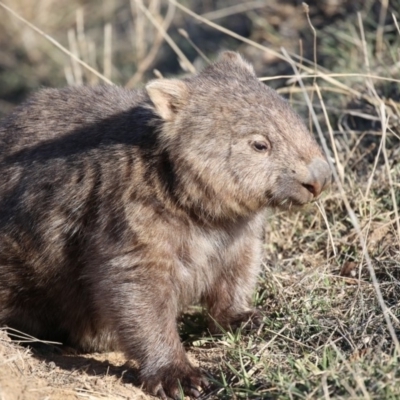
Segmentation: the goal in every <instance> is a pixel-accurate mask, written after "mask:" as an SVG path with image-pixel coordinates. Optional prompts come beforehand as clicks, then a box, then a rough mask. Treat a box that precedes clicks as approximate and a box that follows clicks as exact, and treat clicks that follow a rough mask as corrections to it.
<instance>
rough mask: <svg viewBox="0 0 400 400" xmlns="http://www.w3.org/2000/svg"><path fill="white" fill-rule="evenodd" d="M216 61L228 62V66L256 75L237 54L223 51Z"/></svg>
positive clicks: (249, 65)
mask: <svg viewBox="0 0 400 400" xmlns="http://www.w3.org/2000/svg"><path fill="white" fill-rule="evenodd" d="M218 61H224V62H228V63H230V64H234V65H236V66H238V67H240V68H242V69H244V70H246V71H247V72H250V73H251V74H252V75H254V76H255V75H256V73H255V71H254V68H253V66H252V65H251V64H250V63H248V62H247V61H246V60H245V59H244V58H243V57H242V56H241V55H240V54H239V53H236V52H234V51H223V52H222V53H221V54H220V55H219V57H218Z"/></svg>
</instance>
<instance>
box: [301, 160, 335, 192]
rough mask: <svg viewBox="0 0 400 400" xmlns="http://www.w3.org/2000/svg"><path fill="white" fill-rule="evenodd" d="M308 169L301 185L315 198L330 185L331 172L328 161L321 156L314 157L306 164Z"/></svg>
mask: <svg viewBox="0 0 400 400" xmlns="http://www.w3.org/2000/svg"><path fill="white" fill-rule="evenodd" d="M308 171H309V174H308V177H307V179H306V180H305V181H304V182H302V185H303V186H304V187H305V188H306V189H307V190H308V191H309V192H310V193H311V194H312V195H313V197H314V198H317V197H318V196H319V195H320V194H321V192H323V191H324V190H325V189H326V188H327V187H328V186H329V185H330V183H331V180H332V172H331V170H330V168H329V165H328V163H327V162H326V161H325V160H323V159H321V158H315V159H314V160H313V161H312V162H311V163H310V164H309V165H308Z"/></svg>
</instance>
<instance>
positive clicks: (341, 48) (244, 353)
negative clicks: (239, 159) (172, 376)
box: [0, 0, 400, 400]
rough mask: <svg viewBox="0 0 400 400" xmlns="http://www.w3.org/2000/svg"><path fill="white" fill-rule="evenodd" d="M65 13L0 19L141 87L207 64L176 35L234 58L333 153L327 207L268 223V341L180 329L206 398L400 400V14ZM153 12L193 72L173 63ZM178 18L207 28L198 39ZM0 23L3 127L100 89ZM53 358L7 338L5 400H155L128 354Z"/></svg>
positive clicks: (0, 366)
mask: <svg viewBox="0 0 400 400" xmlns="http://www.w3.org/2000/svg"><path fill="white" fill-rule="evenodd" d="M36 3H37V4H36ZM59 3H60V2H57V1H55V0H46V1H45V0H40V1H38V2H35V6H34V7H33V3H32V4H31V2H29V1H28V0H13V1H7V2H5V3H4V4H6V5H8V6H9V7H11V8H12V9H13V10H15V11H16V12H17V13H18V14H19V15H21V16H22V17H24V18H25V19H26V20H28V21H29V22H31V23H32V24H34V25H35V26H37V27H38V28H40V29H41V30H42V31H44V32H45V33H47V34H50V35H51V36H52V37H54V39H55V40H57V41H58V42H59V43H61V44H62V45H63V46H65V47H66V48H67V49H69V51H71V52H72V53H73V54H75V55H76V56H77V57H79V58H80V59H82V60H83V61H84V62H85V63H87V64H88V65H90V66H91V67H93V68H95V69H96V70H98V71H99V72H100V73H101V74H102V75H104V76H105V77H106V78H107V79H111V80H112V81H113V82H115V83H118V84H124V85H125V84H126V85H129V86H131V87H134V86H140V84H141V83H143V81H144V80H145V79H148V78H149V77H152V76H153V72H152V71H153V69H154V68H156V69H158V70H159V71H160V72H161V73H162V74H166V75H171V74H178V73H179V74H181V73H185V72H188V71H190V70H191V69H192V68H194V67H196V66H198V65H199V64H202V63H204V62H205V61H204V59H203V57H202V56H200V55H197V51H196V49H195V48H194V47H193V46H192V45H191V44H190V42H189V41H188V40H187V39H185V37H184V36H182V35H180V34H179V33H178V28H181V29H185V30H186V32H187V33H188V35H189V37H190V40H192V41H193V42H194V43H195V45H196V46H198V47H199V48H200V49H201V50H202V51H203V52H204V53H205V55H206V56H207V57H209V58H213V57H214V56H215V54H216V52H217V51H218V50H220V49H222V48H231V49H237V50H239V51H241V52H242V53H243V54H245V56H247V58H248V59H250V60H251V61H252V62H254V64H255V67H256V69H257V71H258V74H259V75H260V77H265V79H266V80H268V81H269V83H270V84H272V85H273V86H274V87H276V88H278V90H279V91H280V92H281V93H282V94H283V95H285V96H287V97H288V98H289V100H290V101H291V102H292V104H293V106H294V108H296V109H297V110H299V111H300V112H301V113H302V114H303V115H304V117H305V118H308V119H309V123H310V129H312V131H313V132H314V133H315V135H316V136H317V137H318V138H319V140H321V141H322V142H324V141H325V142H326V146H327V149H328V153H329V157H330V159H331V160H332V164H333V166H334V168H335V171H336V180H335V183H334V185H333V187H332V189H331V191H330V192H329V193H328V194H326V195H324V197H323V198H322V200H321V201H320V202H319V203H318V205H316V204H314V205H312V206H309V207H308V208H306V209H305V210H302V211H300V212H293V213H291V214H288V213H275V214H273V213H271V215H269V216H268V224H267V227H266V237H265V262H264V268H263V274H262V276H261V277H260V282H259V287H258V291H257V293H255V297H254V300H255V302H256V304H257V306H258V307H259V308H260V309H261V310H262V311H263V312H264V315H265V318H264V324H263V326H262V327H261V328H259V329H258V330H257V331H256V332H248V331H247V330H246V327H243V329H241V330H237V331H233V332H225V334H223V335H220V336H214V337H211V336H210V335H209V334H208V333H207V332H206V331H204V328H203V326H204V325H203V324H202V320H203V316H201V315H199V314H196V313H192V312H189V314H188V315H187V316H185V318H184V321H183V323H182V338H183V339H184V341H185V344H186V345H187V347H188V351H189V354H190V355H191V358H192V360H193V361H194V362H195V363H197V364H199V365H200V366H202V367H204V369H205V370H207V371H208V372H209V376H210V380H211V381H212V384H213V387H212V390H211V392H210V393H208V394H206V395H204V397H203V398H204V399H241V398H244V399H277V398H279V399H398V398H400V361H399V356H400V347H399V340H400V339H399V337H400V322H399V319H400V306H399V300H400V219H399V208H400V89H399V88H400V45H399V44H400V28H399V24H400V15H399V10H400V2H399V0H389V1H386V2H385V1H372V0H369V1H365V2H363V1H359V2H354V1H346V0H342V1H336V2H329V1H326V2H316V1H313V2H310V3H309V10H308V13H307V10H304V8H303V7H302V6H301V5H299V2H297V1H286V2H284V3H283V2H278V1H273V0H271V1H267V0H265V1H259V2H252V1H247V2H246V1H242V2H236V1H228V0H221V1H206V2H201V3H203V4H197V2H189V1H181V2H175V0H171V1H168V0H162V1H161V0H160V1H157V0H152V1H149V2H143V3H142V1H140V0H137V1H134V0H132V2H131V3H129V2H128V1H122V0H121V1H120V0H115V1H110V2H103V3H104V4H102V5H101V6H100V7H99V6H98V3H97V2H94V1H90V0H87V1H69V2H62V6H61V5H60V4H59ZM194 3H196V4H194ZM199 3H200V2H199ZM261 3H264V6H263V7H261V6H260V4H261ZM278 3H279V4H278ZM142 4H144V6H145V7H147V8H148V9H149V13H150V14H151V15H152V16H153V18H154V19H155V20H156V21H157V22H158V24H161V25H162V26H164V28H165V29H167V28H169V29H168V34H169V35H170V38H171V39H170V40H171V41H172V42H173V43H175V45H176V46H178V48H179V49H181V50H182V51H183V53H184V54H185V55H186V56H187V57H188V59H187V60H186V59H185V58H183V57H182V56H179V55H178V56H177V55H176V54H175V52H173V51H171V50H170V45H168V43H166V42H165V35H164V34H162V33H159V30H158V29H157V28H155V27H154V25H153V24H152V23H151V22H150V21H149V19H148V18H147V17H146V15H145V14H144V12H143V5H142ZM240 5H242V8H240V7H237V6H240ZM182 6H183V7H188V8H189V10H191V11H192V12H194V13H195V14H196V15H200V14H205V15H204V17H202V18H203V20H202V23H200V22H199V20H196V18H198V17H196V15H189V14H188V13H187V12H186V11H185V9H184V8H183V7H182ZM232 6H235V7H236V8H230V7H232ZM217 10H218V11H217ZM206 13H207V14H206ZM226 14H229V15H228V16H226ZM224 15H225V16H224ZM162 16H163V17H162ZM308 17H309V21H308ZM204 18H205V19H204ZM0 20H1V22H2V23H1V24H0V48H1V50H0V55H1V56H0V106H1V107H0V108H1V110H0V113H1V115H5V114H6V113H7V112H8V111H9V110H11V109H12V107H13V106H14V104H15V103H18V102H19V101H20V100H21V98H22V97H24V96H25V95H26V94H27V93H29V92H30V91H32V90H33V89H36V88H38V87H40V86H42V85H48V86H61V85H64V84H66V83H68V84H79V83H81V82H84V83H89V84H97V83H100V81H101V78H99V77H96V76H94V75H93V74H92V73H91V72H89V71H88V70H87V69H86V68H85V67H84V66H82V65H81V64H78V63H77V62H76V61H74V60H72V59H71V58H70V57H69V56H68V55H66V54H65V53H62V52H61V51H60V50H58V49H56V48H55V47H54V46H53V45H52V44H51V43H50V42H49V41H48V40H47V39H46V38H45V37H44V36H42V35H40V34H37V33H35V32H33V31H32V30H31V28H29V27H28V26H27V25H26V24H24V23H23V22H21V21H19V20H17V19H15V17H14V16H12V15H11V14H10V13H9V12H7V11H6V10H5V9H4V8H0ZM76 21H77V22H76ZM207 21H211V22H212V23H213V24H216V26H213V25H210V22H207ZM310 23H311V25H310ZM110 27H111V28H110ZM223 29H225V31H223ZM226 29H228V31H226ZM314 29H315V34H314ZM218 30H220V31H218ZM230 30H233V31H234V36H235V35H236V37H235V38H234V37H232V35H231V34H230V32H231V31H230ZM300 39H302V40H300ZM315 42H316V44H317V46H316V47H315V46H314V43H315ZM263 46H265V47H263ZM280 46H284V47H285V48H286V49H287V50H286V52H285V51H281V50H280ZM314 58H316V61H317V64H314V62H313V61H314ZM178 59H179V62H178ZM179 65H181V66H182V67H183V69H182V68H180V67H179ZM193 66H194V67H193ZM296 71H297V72H296ZM282 75H284V77H282ZM306 99H308V100H309V102H310V103H309V104H310V105H311V107H308V106H307V101H306ZM313 113H314V114H315V117H314V118H313ZM320 133H322V134H320ZM0 306H1V305H0ZM190 311H192V310H190ZM194 311H196V310H194ZM197 311H198V310H197ZM55 348H56V347H54V346H52V345H47V346H44V345H42V347H40V348H39V349H38V348H35V349H33V350H29V349H27V348H25V347H21V346H20V345H18V344H16V343H11V342H10V340H9V338H8V337H7V336H6V335H5V333H4V332H1V331H0V399H2V400H3V399H4V400H8V399H21V398H23V399H43V398H49V399H78V398H81V397H87V398H91V399H100V398H110V399H128V398H131V399H141V398H143V399H146V398H150V397H149V396H147V395H146V394H144V393H142V392H141V391H140V389H139V388H138V387H135V383H136V384H137V382H136V380H135V366H134V365H132V364H131V363H126V360H124V359H123V357H122V356H121V355H120V354H118V353H108V354H88V355H77V354H71V352H62V353H61V354H59V353H58V352H56V351H54V349H55Z"/></svg>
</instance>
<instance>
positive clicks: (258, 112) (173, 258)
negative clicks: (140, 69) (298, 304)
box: [0, 52, 330, 398]
mask: <svg viewBox="0 0 400 400" xmlns="http://www.w3.org/2000/svg"><path fill="white" fill-rule="evenodd" d="M329 176H330V173H329V168H328V166H327V164H326V161H325V160H324V157H323V155H322V154H321V151H320V149H319V147H318V145H317V144H316V143H315V141H314V140H313V138H312V137H311V135H310V134H309V133H308V131H307V129H306V128H305V127H304V125H303V123H302V122H301V121H300V119H299V117H298V116H297V115H296V114H295V113H294V112H293V111H292V110H291V108H290V107H289V105H288V104H287V103H286V102H285V101H284V100H283V99H282V98H281V97H279V96H278V95H277V94H276V92H274V91H273V90H271V89H269V88H268V87H266V86H265V85H263V84H262V83H260V82H259V81H258V80H257V78H256V76H255V74H254V71H253V70H252V67H251V66H250V65H248V64H247V63H246V62H245V61H244V60H242V58H241V57H240V56H239V55H237V54H235V53H231V52H226V53H223V55H222V56H221V57H220V59H219V60H218V61H217V62H216V63H215V64H213V65H211V66H209V67H208V68H206V69H205V70H204V71H203V72H201V73H200V74H199V75H197V76H194V77H191V78H188V79H185V80H165V79H162V80H155V81H152V82H150V83H149V84H148V85H147V86H146V88H145V89H143V90H140V91H130V90H125V89H122V88H118V87H111V86H104V87H97V88H88V87H75V88H66V89H61V90H53V89H49V90H42V91H40V92H39V93H37V94H36V95H34V96H33V97H32V98H30V100H28V101H27V102H25V103H24V104H22V105H21V106H20V107H19V108H17V110H16V111H15V112H14V113H13V114H12V115H11V116H10V117H9V118H8V119H6V120H5V121H4V122H3V123H2V125H1V127H0V324H3V325H8V326H10V327H14V328H17V329H19V330H22V331H25V332H28V333H30V334H31V335H34V336H36V337H39V338H41V339H48V340H50V339H51V340H57V341H61V342H63V343H66V344H69V345H71V346H76V347H78V348H80V349H83V350H90V349H104V348H107V347H109V346H112V345H115V346H118V347H119V348H121V349H122V350H123V351H124V352H125V354H126V356H127V357H129V358H132V359H136V360H138V362H139V364H140V371H141V378H142V380H143V382H144V384H145V386H146V388H147V389H148V390H149V391H150V392H152V393H155V394H158V395H160V396H161V397H163V398H166V396H171V397H175V396H177V393H178V391H179V383H178V380H180V384H181V385H182V387H183V388H184V390H185V392H186V393H187V394H191V395H193V396H196V395H198V388H199V387H201V386H204V385H205V384H206V382H205V380H204V378H203V377H202V375H201V373H200V372H199V371H198V370H197V369H195V368H194V367H192V366H191V364H190V363H189V361H188V360H187V357H186V355H185V352H184V349H183V347H182V345H181V343H180V339H179V335H178V332H177V327H176V319H177V316H178V315H179V314H180V313H181V312H182V310H183V309H184V308H185V307H186V306H188V305H190V304H193V303H199V302H200V303H202V304H204V305H205V306H206V307H207V309H208V312H209V314H210V317H211V318H210V321H211V322H210V327H211V329H213V330H215V329H216V326H218V325H220V326H223V327H228V326H229V325H232V324H237V323H240V322H242V321H247V320H249V319H251V318H253V322H257V318H258V317H257V313H256V312H255V311H254V309H253V308H252V307H251V304H250V299H251V295H252V292H253V289H254V287H255V283H256V277H257V274H258V271H259V265H260V257H261V234H262V225H263V214H264V210H265V208H266V207H268V206H274V207H283V208H288V207H290V206H291V205H302V204H305V203H307V202H309V201H310V200H312V199H313V198H314V197H316V196H318V194H319V193H320V192H321V190H323V189H324V187H325V186H326V185H327V181H328V180H329Z"/></svg>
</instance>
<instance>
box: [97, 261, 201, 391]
mask: <svg viewBox="0 0 400 400" xmlns="http://www.w3.org/2000/svg"><path fill="white" fill-rule="evenodd" d="M111 264H112V265H111V267H110V266H109V267H107V270H108V271H109V273H107V278H106V280H105V281H103V283H102V284H103V287H102V290H100V291H99V297H98V299H97V301H98V302H99V303H100V304H99V306H100V307H101V308H103V309H106V310H107V315H108V318H109V323H110V324H111V326H112V328H113V329H115V331H116V332H117V336H118V339H119V342H120V345H121V347H122V349H123V350H124V352H125V354H126V356H127V357H128V358H130V359H134V360H137V361H138V362H139V368H140V379H141V381H142V382H143V385H144V387H145V389H146V390H147V391H148V392H150V393H151V394H153V395H157V396H159V397H161V398H162V399H167V398H173V399H175V398H180V388H182V389H183V391H184V393H185V394H186V395H189V396H192V397H198V396H199V395H200V391H201V389H204V388H206V387H207V386H208V384H207V380H206V379H205V378H204V377H203V375H202V374H201V372H200V370H198V369H197V368H195V367H193V366H192V365H191V364H190V362H189V360H188V359H187V356H186V354H185V351H184V348H183V346H182V344H181V342H180V337H179V334H178V330H177V322H176V318H177V314H178V309H177V303H178V301H177V297H176V294H175V292H174V290H173V288H172V287H171V283H170V282H168V272H167V271H168V270H163V268H162V266H157V267H155V266H154V267H152V266H149V265H147V266H143V265H140V266H136V265H132V264H130V262H129V257H127V256H124V257H119V258H117V259H115V260H113V262H112V263H111ZM117 265H118V268H115V266H117ZM164 271H166V272H164Z"/></svg>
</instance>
